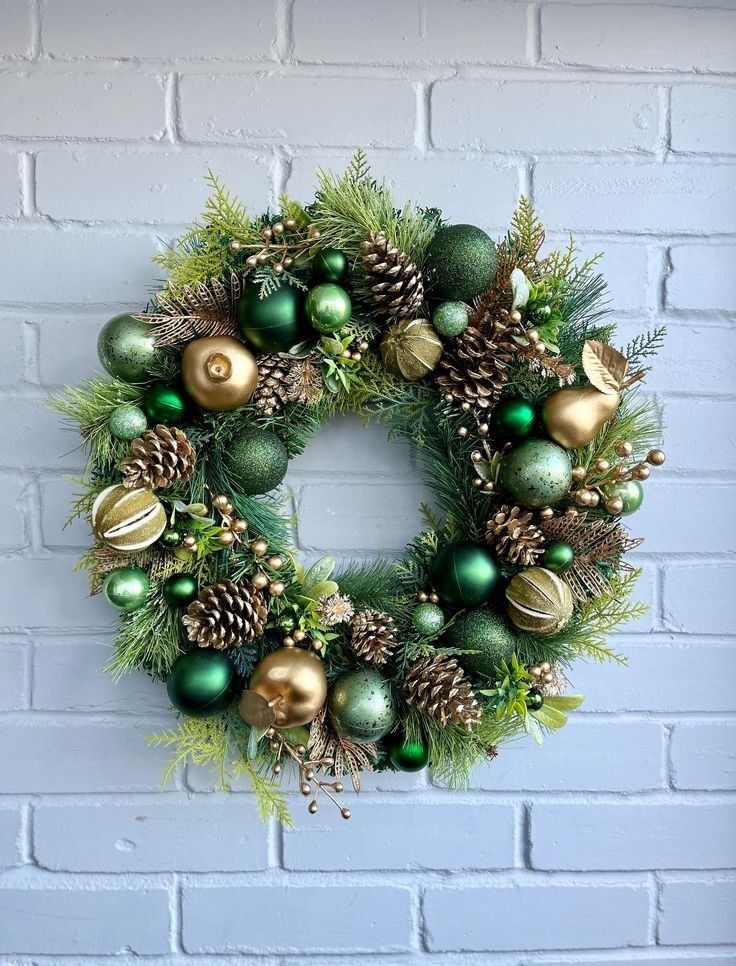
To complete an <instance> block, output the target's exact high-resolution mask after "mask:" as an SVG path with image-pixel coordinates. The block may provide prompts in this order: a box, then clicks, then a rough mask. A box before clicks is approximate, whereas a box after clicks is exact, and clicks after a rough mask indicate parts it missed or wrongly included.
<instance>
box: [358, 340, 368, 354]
mask: <svg viewBox="0 0 736 966" xmlns="http://www.w3.org/2000/svg"><path fill="white" fill-rule="evenodd" d="M368 349H369V345H368V343H367V342H365V341H363V342H360V343H359V344H358V350H359V351H360V352H367V351H368Z"/></svg>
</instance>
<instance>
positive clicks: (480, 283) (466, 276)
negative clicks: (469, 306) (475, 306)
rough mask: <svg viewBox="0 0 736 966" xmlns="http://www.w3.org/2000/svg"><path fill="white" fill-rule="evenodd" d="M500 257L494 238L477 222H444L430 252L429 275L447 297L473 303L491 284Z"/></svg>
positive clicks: (439, 290) (428, 254) (428, 253)
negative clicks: (470, 223) (461, 223)
mask: <svg viewBox="0 0 736 966" xmlns="http://www.w3.org/2000/svg"><path fill="white" fill-rule="evenodd" d="M497 261H498V256H497V254H496V246H495V245H494V244H493V241H492V239H491V238H490V237H489V236H488V235H487V234H486V233H485V232H484V231H483V230H482V229H481V228H476V227H475V225H444V226H442V227H441V228H438V229H437V232H436V234H435V236H434V238H433V239H432V243H431V244H430V246H429V251H428V252H427V268H428V271H429V277H430V278H431V279H432V280H433V281H434V284H435V287H436V290H437V292H439V294H440V295H443V296H444V297H445V298H446V299H452V300H453V301H455V300H457V301H460V302H470V300H471V299H473V298H475V296H476V295H480V293H481V292H483V291H484V290H485V289H487V288H488V286H489V285H490V284H491V282H492V280H493V277H494V275H495V274H496V264H497Z"/></svg>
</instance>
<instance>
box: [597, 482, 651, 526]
mask: <svg viewBox="0 0 736 966" xmlns="http://www.w3.org/2000/svg"><path fill="white" fill-rule="evenodd" d="M602 489H603V496H604V497H605V498H606V500H613V499H614V498H615V497H618V498H619V499H620V500H622V501H623V504H624V506H623V509H622V510H619V512H618V513H617V514H616V516H617V517H626V516H628V515H629V514H630V513H635V512H636V511H637V510H638V509H639V507H640V506H641V504H642V502H643V500H644V487H643V486H642V485H641V483H640V482H639V481H638V480H626V481H625V482H623V483H608V484H607V485H606V486H604V487H602Z"/></svg>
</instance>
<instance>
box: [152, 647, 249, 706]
mask: <svg viewBox="0 0 736 966" xmlns="http://www.w3.org/2000/svg"><path fill="white" fill-rule="evenodd" d="M237 684H238V673H237V671H236V670H235V665H234V664H233V663H232V661H231V660H230V658H229V657H228V656H227V655H226V654H223V652H222V651H214V650H196V651H188V652H187V653H186V654H181V655H180V656H179V657H178V658H177V659H176V660H175V661H174V663H173V664H172V666H171V670H170V671H169V676H168V678H167V679H166V691H167V692H168V695H169V701H171V703H172V704H173V705H174V707H175V708H176V710H177V711H181V713H182V714H186V715H189V717H191V718H209V717H211V716H212V715H214V714H219V713H220V712H221V711H224V710H225V708H227V706H228V705H229V704H230V702H231V701H232V700H233V698H234V697H235V691H236V689H237Z"/></svg>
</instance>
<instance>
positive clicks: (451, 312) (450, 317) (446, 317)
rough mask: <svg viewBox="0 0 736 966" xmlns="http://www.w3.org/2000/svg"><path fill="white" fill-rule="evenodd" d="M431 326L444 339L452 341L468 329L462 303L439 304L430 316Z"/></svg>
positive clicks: (466, 313) (465, 311)
mask: <svg viewBox="0 0 736 966" xmlns="http://www.w3.org/2000/svg"><path fill="white" fill-rule="evenodd" d="M432 325H433V326H434V327H435V329H436V330H437V332H438V333H439V334H440V335H441V336H444V337H445V338H446V339H454V338H455V336H457V335H460V333H461V332H463V331H464V330H465V329H467V327H468V310H467V308H466V307H465V306H464V305H463V303H462V302H440V304H439V305H438V306H437V308H436V309H435V310H434V314H433V315H432Z"/></svg>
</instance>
